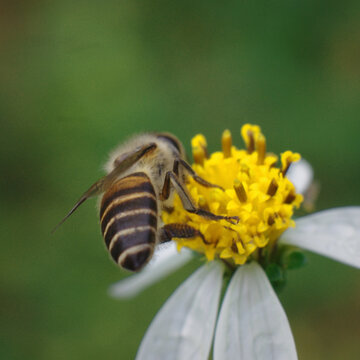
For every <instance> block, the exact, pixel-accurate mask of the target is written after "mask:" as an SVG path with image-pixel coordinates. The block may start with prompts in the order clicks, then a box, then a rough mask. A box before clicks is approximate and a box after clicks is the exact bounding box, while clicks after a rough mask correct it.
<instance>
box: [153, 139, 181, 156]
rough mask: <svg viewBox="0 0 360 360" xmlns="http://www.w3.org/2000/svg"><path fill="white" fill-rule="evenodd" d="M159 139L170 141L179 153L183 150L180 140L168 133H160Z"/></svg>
mask: <svg viewBox="0 0 360 360" xmlns="http://www.w3.org/2000/svg"><path fill="white" fill-rule="evenodd" d="M158 139H163V140H165V141H167V142H168V143H170V144H171V145H172V146H173V147H174V148H175V149H176V150H177V151H178V152H179V153H180V152H181V148H180V144H179V141H178V140H177V139H176V138H174V137H172V136H170V135H167V134H161V135H158Z"/></svg>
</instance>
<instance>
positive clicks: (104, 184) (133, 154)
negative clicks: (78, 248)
mask: <svg viewBox="0 0 360 360" xmlns="http://www.w3.org/2000/svg"><path fill="white" fill-rule="evenodd" d="M155 148H156V144H155V143H150V144H146V145H143V146H139V147H138V148H136V149H135V150H134V151H129V152H127V153H124V154H122V155H121V156H120V157H118V158H117V159H116V161H115V163H114V164H115V168H114V170H112V171H111V172H110V173H109V174H107V175H106V176H104V177H102V178H101V179H100V180H98V181H97V182H96V183H95V184H93V185H92V186H90V188H89V189H88V190H87V191H85V192H84V194H82V195H81V197H80V199H79V200H78V201H77V202H76V204H75V205H74V207H73V208H72V209H71V210H70V211H69V212H68V214H67V215H66V216H65V217H64V218H63V219H62V220H61V221H60V222H59V223H58V224H57V225H56V226H55V227H54V229H53V230H52V231H51V233H54V232H55V231H56V230H57V228H58V227H59V226H60V225H62V224H63V223H64V222H65V220H67V218H68V217H69V216H70V215H72V214H73V212H74V211H75V210H77V208H78V207H79V206H80V205H81V204H82V203H83V202H84V201H85V200H86V199H88V198H89V197H92V196H96V195H99V194H101V193H102V192H104V191H105V190H106V189H108V188H109V187H110V186H111V184H112V183H113V182H114V181H115V180H116V179H117V178H118V176H120V175H121V173H123V172H124V171H125V170H127V169H129V168H130V167H131V166H132V165H134V164H135V163H136V162H137V161H139V160H140V159H141V158H142V157H143V156H144V155H145V154H147V153H148V152H149V151H152V150H154V149H155Z"/></svg>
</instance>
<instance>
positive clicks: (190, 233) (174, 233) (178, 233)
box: [159, 223, 209, 244]
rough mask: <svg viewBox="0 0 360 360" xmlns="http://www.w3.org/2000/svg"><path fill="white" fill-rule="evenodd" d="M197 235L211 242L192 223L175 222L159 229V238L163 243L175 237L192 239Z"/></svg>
mask: <svg viewBox="0 0 360 360" xmlns="http://www.w3.org/2000/svg"><path fill="white" fill-rule="evenodd" d="M197 236H199V237H201V239H202V241H203V242H204V243H205V244H209V242H208V241H207V240H206V239H205V238H204V235H203V234H202V233H201V232H200V231H199V230H197V229H195V228H193V227H192V226H190V225H186V224H179V223H173V224H167V225H164V226H163V227H162V228H161V229H160V230H159V239H160V242H161V243H164V242H168V241H171V240H172V239H173V238H180V239H191V238H195V237H197Z"/></svg>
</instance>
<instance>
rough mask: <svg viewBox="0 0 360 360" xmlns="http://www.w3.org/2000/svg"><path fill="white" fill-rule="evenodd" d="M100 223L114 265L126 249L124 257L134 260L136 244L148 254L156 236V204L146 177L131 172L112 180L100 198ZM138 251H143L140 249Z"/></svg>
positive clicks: (143, 174)
mask: <svg viewBox="0 0 360 360" xmlns="http://www.w3.org/2000/svg"><path fill="white" fill-rule="evenodd" d="M100 222H101V231H102V233H103V236H104V240H105V244H106V246H107V248H108V249H109V251H110V254H111V256H112V258H113V259H114V260H115V262H116V263H118V261H119V257H120V256H121V255H122V254H123V253H124V252H125V251H126V250H128V249H130V250H129V252H126V254H125V253H124V256H125V258H126V257H127V256H128V255H129V256H130V257H134V259H135V257H136V253H137V251H138V249H135V247H136V246H138V245H149V247H148V248H147V249H149V254H151V253H152V252H153V248H154V246H155V241H156V233H157V201H156V194H155V191H154V187H153V185H152V184H151V181H150V179H149V177H148V176H147V175H146V174H145V173H135V174H131V175H129V176H127V177H125V178H123V179H120V180H118V181H116V182H115V183H114V184H113V185H112V186H111V187H110V189H108V191H107V192H106V193H105V194H104V196H103V198H102V201H101V207H100ZM132 248H133V250H132V251H131V249H132ZM139 249H142V250H143V251H145V250H144V247H139ZM139 251H140V250H139ZM145 252H146V251H145ZM145 252H144V254H145ZM131 254H132V255H131ZM149 256H150V255H149ZM142 257H144V258H146V256H140V257H139V259H137V263H136V264H137V265H136V267H137V266H140V265H141V264H138V262H139V261H140V259H142ZM123 258H124V257H123ZM123 258H122V259H121V262H123ZM134 259H133V260H134ZM144 261H145V260H144ZM133 262H134V264H135V260H134V261H133ZM134 264H133V265H134ZM134 266H135V265H134Z"/></svg>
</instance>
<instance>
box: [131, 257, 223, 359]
mask: <svg viewBox="0 0 360 360" xmlns="http://www.w3.org/2000/svg"><path fill="white" fill-rule="evenodd" d="M223 271H224V267H223V265H222V264H220V263H219V262H216V261H213V262H212V263H208V264H206V265H204V266H202V267H201V268H200V269H199V270H197V271H196V272H195V273H194V274H193V275H192V276H191V277H190V278H188V279H187V280H186V281H185V282H184V283H183V284H182V285H181V286H180V287H179V288H178V289H177V290H176V291H175V292H174V293H173V294H172V295H171V297H170V298H169V299H168V300H167V302H166V303H165V304H164V305H163V307H162V308H161V309H160V311H159V312H158V314H157V315H156V317H155V319H154V320H153V322H152V323H151V325H150V327H149V329H148V330H147V332H146V334H145V337H144V339H143V341H142V343H141V345H140V349H139V351H138V354H137V356H136V359H137V360H144V359H145V360H147V359H150V360H152V359H154V360H163V359H166V360H169V359H171V360H184V359H196V360H202V359H204V360H205V359H208V356H209V352H210V347H211V342H212V338H213V333H214V328H215V321H216V316H217V311H218V306H219V299H220V293H221V285H222V275H223Z"/></svg>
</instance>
